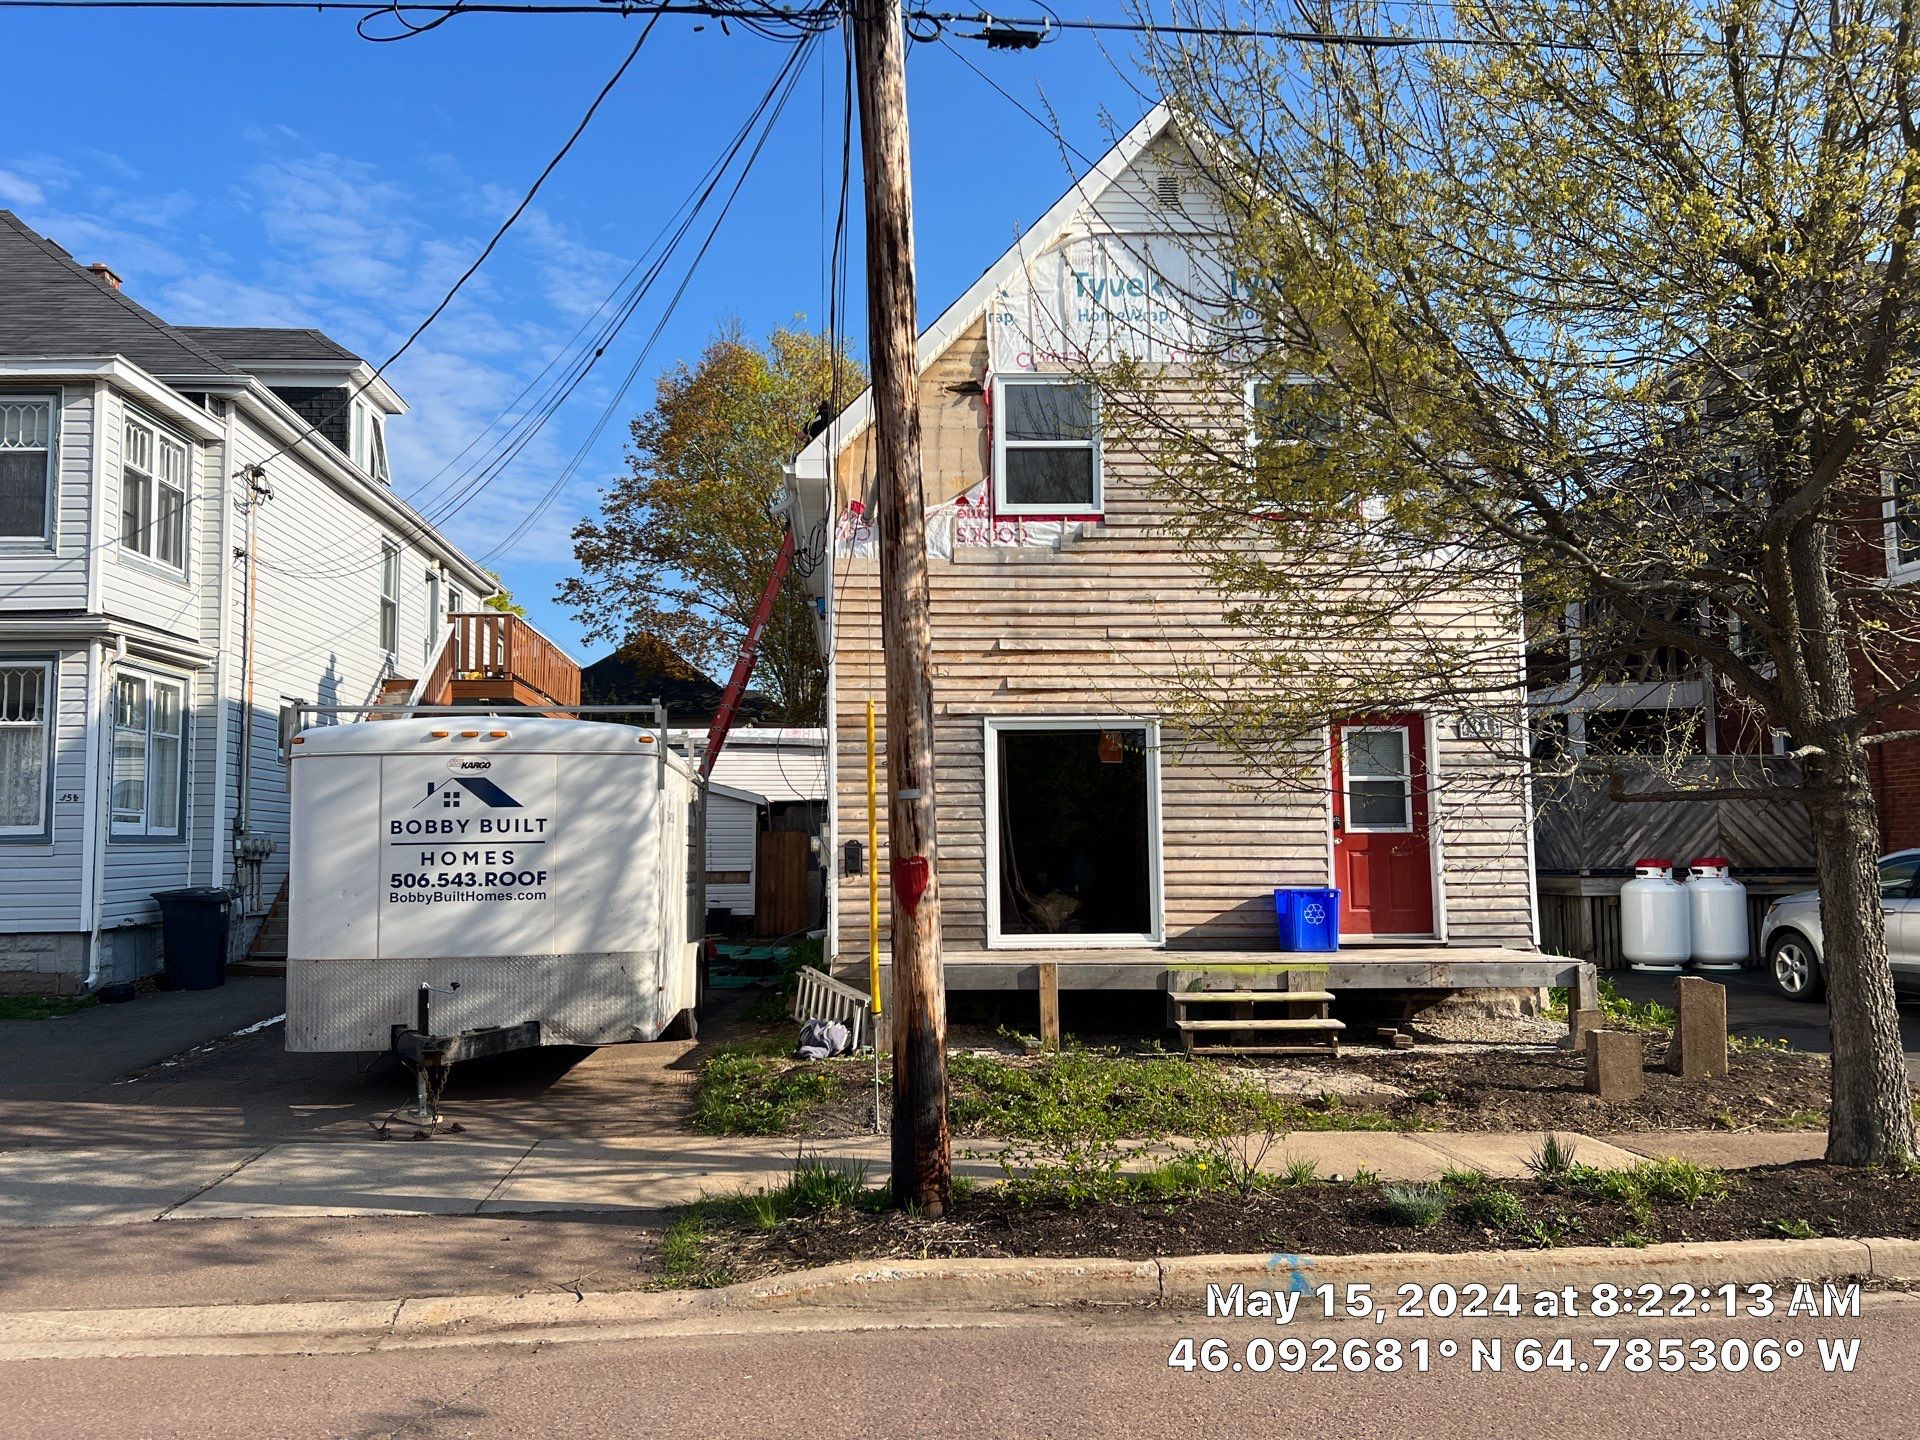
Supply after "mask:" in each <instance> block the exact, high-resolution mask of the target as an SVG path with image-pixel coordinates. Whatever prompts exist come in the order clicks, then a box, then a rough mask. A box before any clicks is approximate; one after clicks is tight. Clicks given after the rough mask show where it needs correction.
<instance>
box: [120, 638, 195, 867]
mask: <svg viewBox="0 0 1920 1440" xmlns="http://www.w3.org/2000/svg"><path fill="white" fill-rule="evenodd" d="M186 697H187V687H186V686H185V685H183V684H181V683H180V682H179V681H178V680H169V679H166V678H165V677H163V676H159V675H148V674H144V673H141V672H138V671H124V670H123V671H121V673H120V674H119V675H117V676H116V677H115V678H114V682H113V833H114V834H115V835H142V836H147V837H149V838H153V839H174V838H177V837H178V836H179V835H180V834H181V831H182V826H181V811H182V810H183V809H184V808H185V807H184V806H183V804H182V801H183V799H184V798H185V793H186V751H187V746H186V734H187V730H186V725H187V705H186Z"/></svg>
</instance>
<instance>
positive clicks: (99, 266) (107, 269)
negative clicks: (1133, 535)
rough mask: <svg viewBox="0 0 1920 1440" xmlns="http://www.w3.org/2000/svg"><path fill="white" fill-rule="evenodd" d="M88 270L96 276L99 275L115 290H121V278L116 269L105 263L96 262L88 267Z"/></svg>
mask: <svg viewBox="0 0 1920 1440" xmlns="http://www.w3.org/2000/svg"><path fill="white" fill-rule="evenodd" d="M87 269H89V270H91V271H92V272H93V273H94V274H95V275H98V276H99V277H100V278H101V279H102V280H104V281H105V282H106V283H107V284H109V285H111V286H112V287H113V288H114V289H116V290H118V289H119V288H120V276H119V275H118V273H116V272H115V270H114V268H113V267H112V266H111V265H109V264H107V263H106V262H105V261H103V260H96V261H94V262H93V264H91V265H89V266H87Z"/></svg>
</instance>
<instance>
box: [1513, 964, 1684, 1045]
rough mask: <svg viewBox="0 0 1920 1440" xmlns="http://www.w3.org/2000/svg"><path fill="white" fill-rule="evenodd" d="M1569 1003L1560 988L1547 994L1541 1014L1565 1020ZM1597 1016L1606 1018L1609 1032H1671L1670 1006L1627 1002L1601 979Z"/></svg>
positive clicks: (1562, 987)
mask: <svg viewBox="0 0 1920 1440" xmlns="http://www.w3.org/2000/svg"><path fill="white" fill-rule="evenodd" d="M1572 1003H1573V1001H1572V998H1571V997H1570V996H1569V995H1568V993H1567V990H1566V987H1565V986H1561V987H1560V988H1558V989H1556V990H1554V991H1552V992H1551V993H1550V994H1549V995H1548V997H1547V1004H1546V1007H1545V1008H1544V1009H1543V1010H1542V1011H1541V1014H1542V1015H1544V1016H1545V1017H1546V1018H1547V1019H1549V1020H1565V1019H1566V1018H1567V1007H1568V1006H1569V1005H1571V1004H1572ZM1600 1013H1601V1014H1602V1015H1604V1016H1605V1017H1606V1027H1607V1029H1609V1030H1638V1031H1640V1032H1641V1033H1642V1034H1646V1035H1670V1034H1672V1033H1673V1007H1672V1006H1671V1005H1662V1004H1660V1003H1659V1002H1658V1001H1656V1000H1629V999H1628V998H1627V997H1626V996H1625V995H1622V994H1621V993H1620V988H1619V986H1617V985H1615V984H1614V983H1613V981H1611V980H1609V979H1607V978H1606V977H1605V976H1602V977H1601V978H1600Z"/></svg>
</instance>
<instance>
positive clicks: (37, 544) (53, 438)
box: [0, 390, 60, 549]
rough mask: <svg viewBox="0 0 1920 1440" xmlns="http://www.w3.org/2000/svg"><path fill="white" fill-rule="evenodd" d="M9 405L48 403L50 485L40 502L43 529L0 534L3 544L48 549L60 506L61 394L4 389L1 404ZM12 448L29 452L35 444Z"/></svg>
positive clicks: (48, 480)
mask: <svg viewBox="0 0 1920 1440" xmlns="http://www.w3.org/2000/svg"><path fill="white" fill-rule="evenodd" d="M9 405H19V406H28V405H33V406H45V407H46V412H47V447H46V448H47V476H46V482H47V483H46V488H45V489H44V491H43V492H42V496H41V501H40V531H39V533H38V534H33V535H30V534H28V533H26V532H25V531H22V532H21V533H20V534H18V535H0V545H4V546H32V547H33V548H35V549H44V548H47V547H49V546H51V545H52V544H53V543H54V520H55V511H56V510H57V509H58V507H59V495H58V480H59V475H60V396H59V395H58V394H56V393H52V392H48V391H40V390H32V391H16V390H0V407H4V406H9ZM8 448H10V449H17V450H21V451H26V450H30V449H33V448H35V447H32V446H26V445H21V446H11V447H8Z"/></svg>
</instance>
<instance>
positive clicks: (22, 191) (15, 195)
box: [0, 170, 47, 210]
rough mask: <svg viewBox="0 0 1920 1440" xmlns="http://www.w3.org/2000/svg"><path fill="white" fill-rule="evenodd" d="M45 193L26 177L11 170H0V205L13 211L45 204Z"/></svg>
mask: <svg viewBox="0 0 1920 1440" xmlns="http://www.w3.org/2000/svg"><path fill="white" fill-rule="evenodd" d="M46 198H47V196H46V192H45V191H44V190H42V189H41V188H40V187H39V186H38V185H36V184H34V183H33V181H31V180H29V179H28V178H27V177H26V176H24V175H21V174H19V173H18V172H16V171H13V170H0V205H7V206H11V207H13V208H15V209H22V210H24V209H27V208H29V207H30V206H34V205H42V204H45V203H46Z"/></svg>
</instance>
